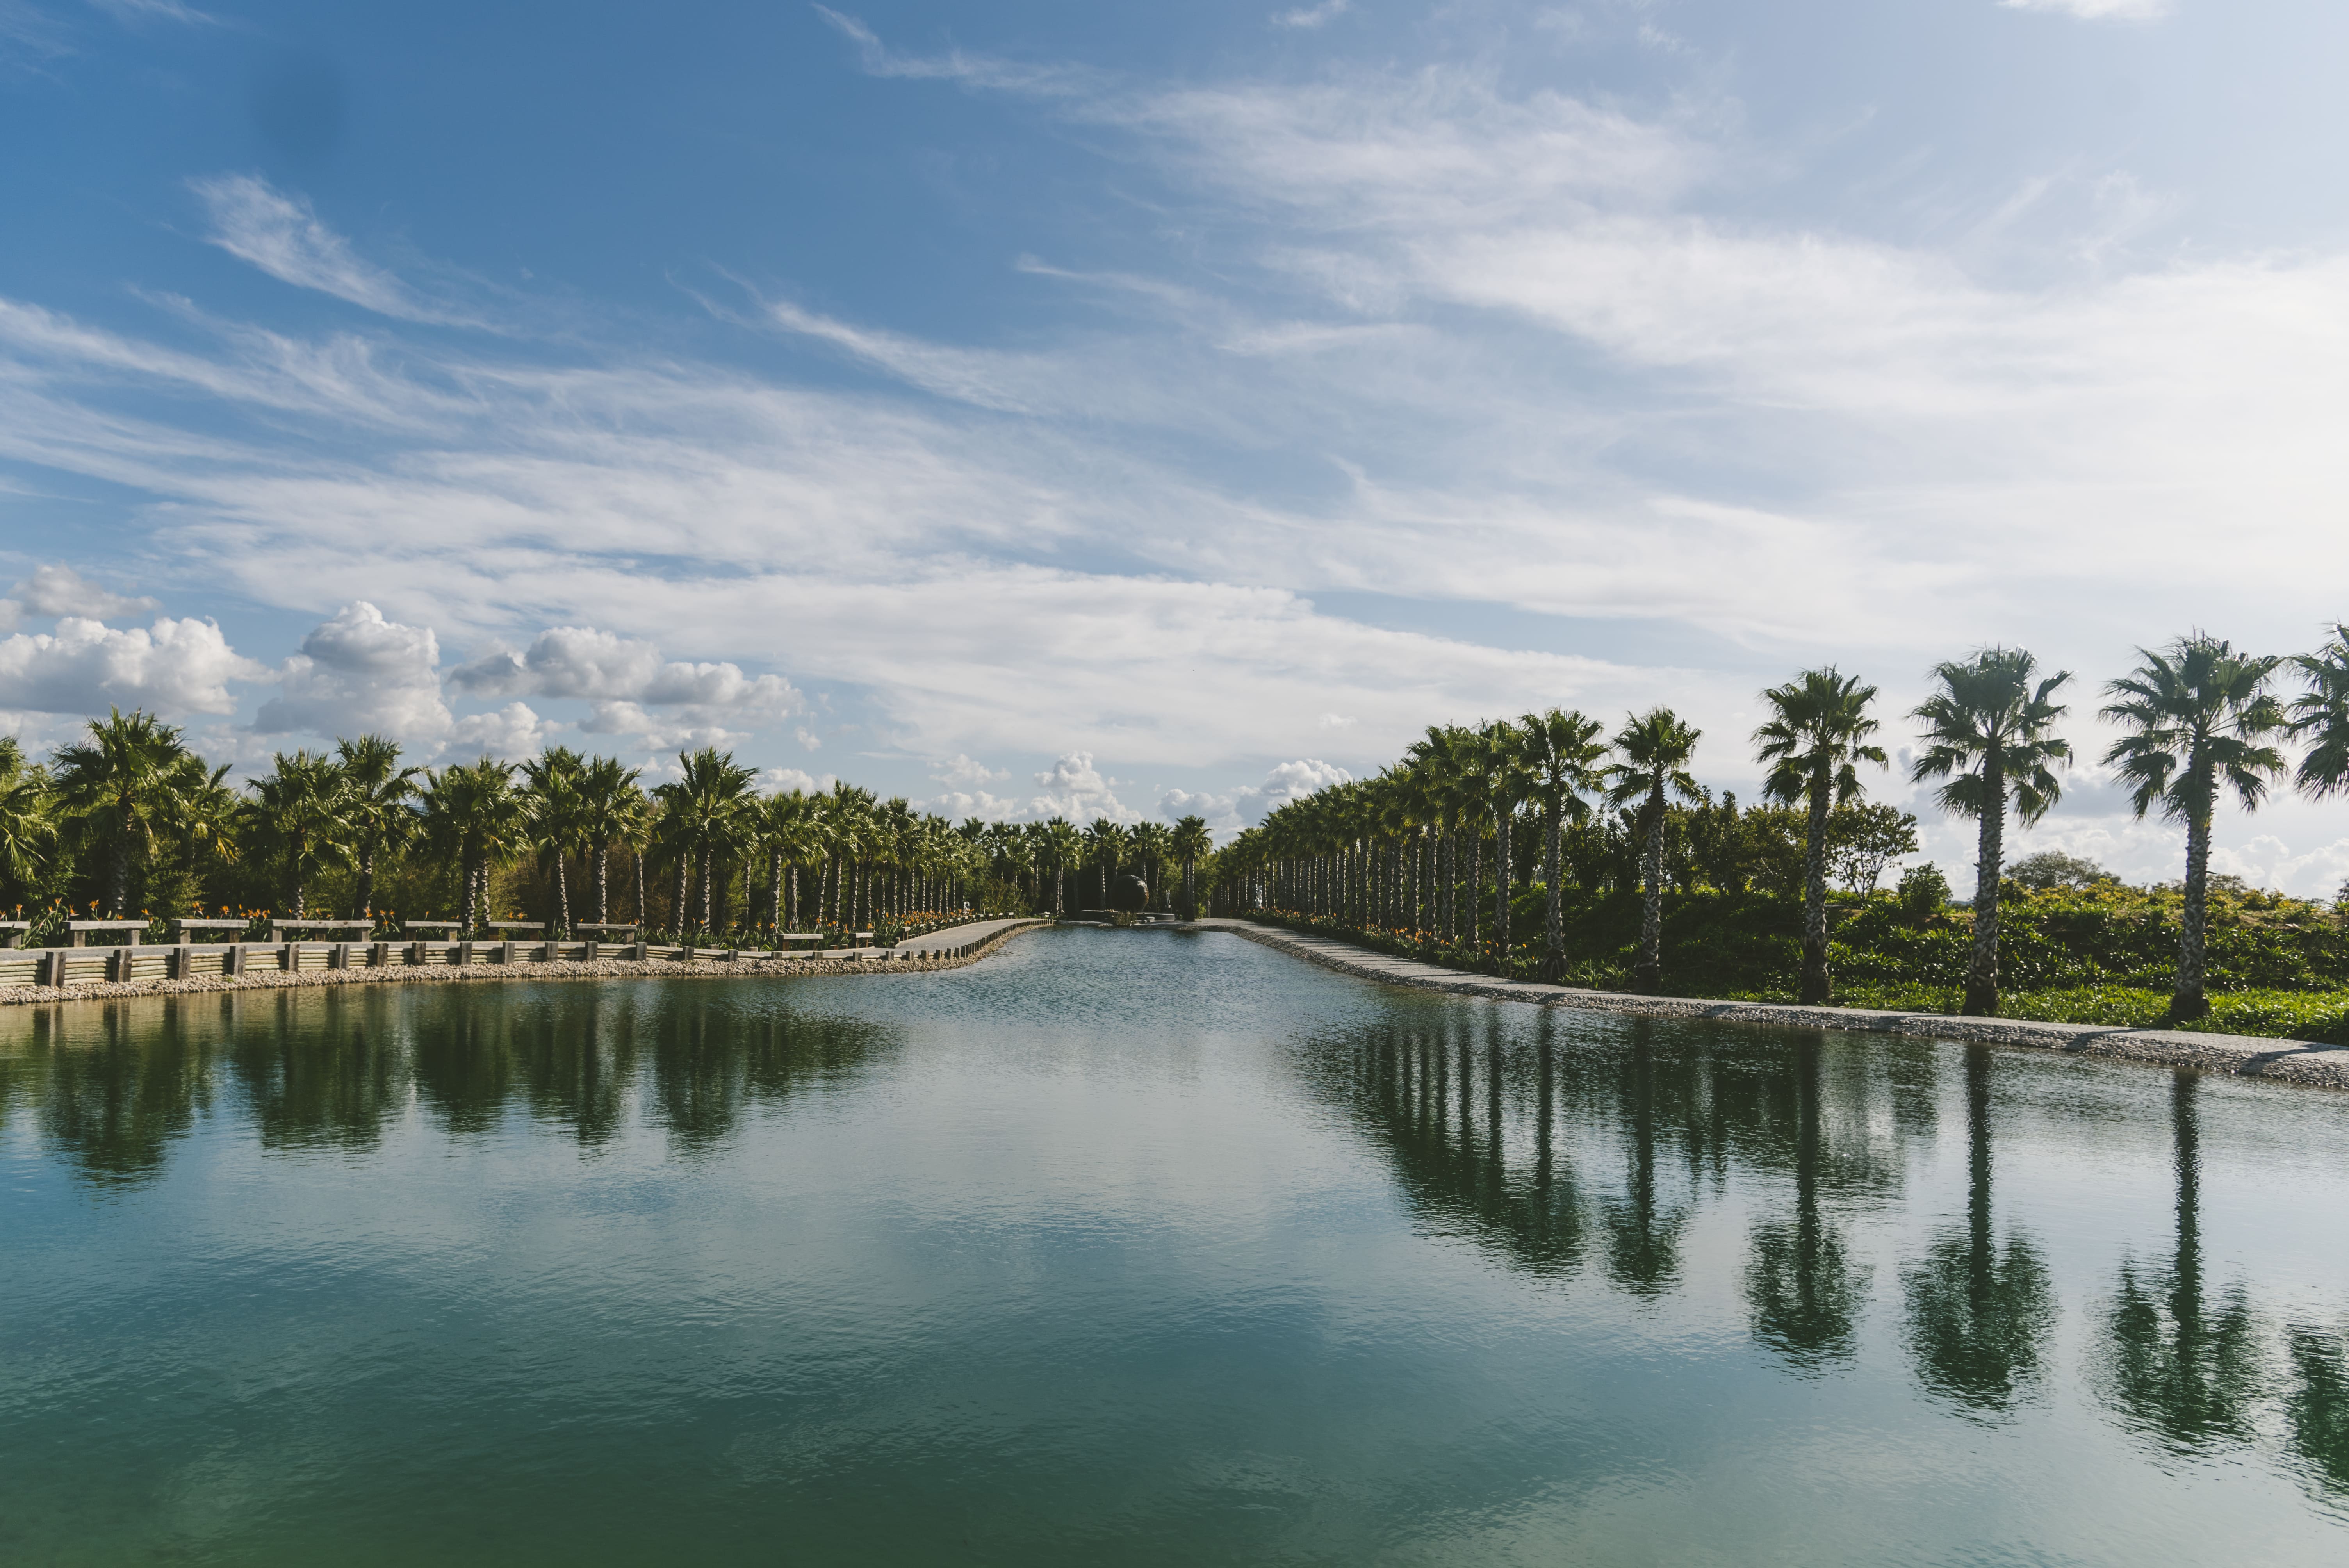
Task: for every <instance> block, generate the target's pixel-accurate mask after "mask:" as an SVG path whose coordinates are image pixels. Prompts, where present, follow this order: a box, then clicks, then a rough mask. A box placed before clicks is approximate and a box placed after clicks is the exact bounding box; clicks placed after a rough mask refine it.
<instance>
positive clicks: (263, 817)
mask: <svg viewBox="0 0 2349 1568" xmlns="http://www.w3.org/2000/svg"><path fill="white" fill-rule="evenodd" d="M251 809H252V812H253V820H254V824H255V825H256V826H257V827H258V828H259V829H260V835H259V836H260V839H261V841H262V843H263V844H264V845H265V846H267V847H268V848H270V849H273V850H274V851H276V853H277V854H278V855H279V856H280V857H282V858H283V860H284V862H285V902H286V903H287V905H288V906H289V907H290V908H291V909H292V911H293V916H294V918H295V920H301V919H303V918H305V916H306V915H307V914H308V913H309V904H308V900H307V896H306V895H307V891H308V884H309V882H310V881H311V879H312V878H314V877H316V875H317V874H318V873H319V872H322V871H324V870H326V868H327V867H328V866H336V865H347V864H348V863H350V862H351V861H352V859H353V858H354V857H353V841H354V839H355V837H356V835H355V834H354V833H353V832H352V830H351V820H350V817H349V814H348V810H347V802H346V800H345V799H344V794H343V778H342V769H341V768H340V767H339V766H337V764H336V760H335V758H332V757H329V756H327V755H326V754H325V753H323V752H316V751H308V750H301V751H296V752H295V753H294V754H293V755H292V756H291V757H288V756H287V755H286V754H285V753H284V752H282V751H281V752H279V753H277V755H276V757H275V758H274V759H273V760H272V764H271V768H270V771H269V772H268V773H267V774H266V775H265V776H264V777H262V778H259V779H254V781H253V805H252V808H251Z"/></svg>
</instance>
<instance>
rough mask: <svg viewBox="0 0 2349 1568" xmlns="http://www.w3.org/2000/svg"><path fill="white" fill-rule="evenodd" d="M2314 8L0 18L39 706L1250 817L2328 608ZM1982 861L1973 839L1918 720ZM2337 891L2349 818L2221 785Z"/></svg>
mask: <svg viewBox="0 0 2349 1568" xmlns="http://www.w3.org/2000/svg"><path fill="white" fill-rule="evenodd" d="M2344 57H2349V7H2343V6H2341V5H2338V4H2337V0H2225V3H2223V4H2221V3H2220V0H2004V3H2002V0H1776V3H1774V4H1770V5H1754V4H1752V0H1743V3H1739V0H1588V3H1584V4H1568V5H1505V4H1497V3H1486V0H1453V3H1437V4H1427V3H1417V4H1402V3H1386V0H1319V3H1318V4H1302V5H1282V4H1273V5H1266V4H1263V3H1260V0H1259V3H1257V4H1252V5H1242V4H1226V3H1222V0H1194V3H1193V4H1191V5H1184V6H1140V5H1100V4H1098V3H1097V0H1095V3H1091V4H1077V3H1073V0H995V3H992V4H988V5H971V4H947V3H930V4H895V5H887V4H859V3H857V0H838V4H837V5H800V4H793V3H789V0H785V3H780V4H776V3H770V4H759V5H750V4H714V3H713V4H693V3H689V0H672V3H671V4H668V5H661V6H657V7H656V6H647V5H630V6H621V5H596V4H592V3H583V0H565V3H564V4H560V5H557V4H507V5H481V4H480V3H479V0H473V3H472V4H468V5H441V4H438V3H436V0H411V3H410V4H408V5H400V6H397V7H387V6H380V5H337V4H332V3H328V0H305V4H302V5H266V4H259V5H253V4H238V3H232V0H223V3H222V4H217V5H213V4H207V5H203V6H202V7H201V8H200V7H198V6H197V5H192V4H183V3H181V0H90V3H88V4H78V3H74V0H0V149H5V156H0V224H5V243H0V585H5V584H8V583H14V584H15V586H14V587H13V588H10V589H8V590H7V592H6V593H5V597H0V730H7V731H13V732H14V733H16V734H17V735H18V736H20V737H21V738H23V740H24V741H25V743H26V745H27V746H28V747H30V748H35V749H39V748H45V747H47V746H49V745H52V744H55V743H56V742H57V740H59V739H61V738H65V737H66V736H67V734H69V733H70V732H71V731H72V730H73V729H74V728H75V727H77V726H78V725H79V724H80V723H81V722H83V721H84V719H85V718H86V717H88V716H89V715H90V714H92V713H95V712H103V711H104V710H105V708H106V707H108V706H109V705H120V706H122V707H131V706H144V707H150V708H153V709H156V710H158V711H160V712H161V713H163V714H165V715H166V716H167V717H171V719H172V720H173V721H174V722H178V723H181V724H182V725H184V726H185V727H186V729H187V733H188V735H189V737H190V738H191V740H192V741H193V742H194V743H195V744H196V745H197V746H198V747H199V748H201V749H202V750H203V751H204V752H205V754H206V755H207V756H208V757H210V758H212V759H213V760H215V761H219V762H228V763H231V764H233V765H234V767H235V768H236V769H238V770H239V772H240V773H241V774H249V773H251V772H253V771H255V770H261V769H266V767H267V766H268V760H269V758H270V756H271V755H272V754H273V753H274V752H276V751H280V750H291V749H293V748H297V747H302V746H316V745H319V744H321V743H322V742H324V741H326V740H328V739H330V738H333V737H335V736H336V735H339V734H353V733H357V732H358V731H361V730H374V731H378V732H382V733H387V734H390V735H393V736H395V737H397V738H399V739H400V740H401V741H402V742H403V744H404V745H406V746H407V747H409V748H410V750H411V751H412V752H413V753H414V754H415V755H416V756H417V757H419V758H424V759H427V760H438V761H449V760H460V759H464V758H470V757H472V756H476V755H481V754H482V753H484V752H490V753H495V754H498V755H502V756H505V757H508V758H518V757H521V756H523V755H527V754H529V753H531V752H532V751H533V750H535V749H536V748H540V747H542V746H547V745H570V746H574V747H579V748H584V749H590V750H601V751H607V752H614V753H616V754H618V755H620V756H623V757H625V758H627V759H628V760H629V761H630V762H631V763H636V764H641V765H643V766H644V767H645V768H646V769H647V778H648V779H657V778H659V777H661V776H663V774H664V772H673V771H674V769H675V762H676V754H677V752H678V749H679V748H688V747H694V746H699V745H702V744H716V745H719V746H721V747H724V748H729V749H730V750H732V751H733V752H734V753H735V755H736V756H737V757H738V758H740V759H741V760H743V761H744V762H746V763H750V764H752V765H755V766H757V767H758V768H760V769H762V770H763V777H764V778H765V779H766V780H767V782H768V783H769V784H771V785H773V786H778V787H780V786H785V785H791V784H808V783H813V782H821V781H824V780H828V779H831V778H833V777H835V776H839V777H845V778H848V779H853V780H854V781H856V782H859V783H862V784H865V785H868V786H870V787H874V788H876V789H880V790H881V791H883V792H884V793H902V794H904V795H906V796H908V797H909V798H911V799H916V800H917V801H919V802H921V803H923V804H924V805H926V807H928V808H929V809H931V810H942V811H946V812H948V813H950V814H952V815H955V816H957V817H960V816H964V815H973V814H976V815H981V816H987V817H990V818H1007V819H1012V820H1032V819H1034V818H1036V817H1039V816H1043V815H1050V814H1052V813H1054V812H1061V813H1065V814H1067V815H1070V816H1072V817H1077V818H1080V819H1090V818H1092V817H1094V816H1097V815H1102V814H1108V815H1111V816H1114V817H1118V818H1121V819H1123V820H1140V819H1143V818H1172V817H1174V816H1176V815H1180V814H1183V813H1185V812H1189V811H1196V812H1198V813H1200V814H1202V815H1204V816H1206V817H1207V818H1208V819H1209V820H1210V821H1211V822H1213V823H1214V824H1216V827H1217V828H1218V830H1220V831H1222V832H1223V833H1225V834H1228V833H1230V832H1232V831H1235V830H1237V829H1238V828H1239V827H1240V826H1241V825H1243V824H1245V823H1247V822H1249V821H1254V820H1260V819H1261V818H1262V816H1263V815H1264V813H1265V812H1266V811H1268V810H1271V809H1272V808H1274V807H1276V806H1277V805H1278V804H1279V803H1280V802H1281V801H1282V800H1284V799H1289V798H1292V797H1294V796H1296V795H1298V794H1300V793H1303V792H1306V791H1309V790H1310V789H1314V788H1317V787H1319V786H1320V785H1322V784H1326V783H1329V782H1331V781H1333V780H1336V779H1341V778H1346V777H1357V778H1359V777H1362V776H1365V775H1367V774H1369V773H1372V772H1375V771H1376V770H1377V769H1379V768H1380V767H1381V766H1383V765H1384V764H1386V763H1387V762H1389V761H1391V760H1392V759H1393V758H1395V757H1396V756H1397V755H1399V754H1400V752H1401V751H1402V748H1404V747H1405V746H1407V745H1408V744H1409V743H1410V742H1411V740H1412V739H1413V738H1415V737H1417V736H1418V735H1419V734H1421V733H1422V732H1423V730H1424V729H1425V728H1426V727H1428V726H1429V725H1432V724H1442V723H1466V722H1474V721H1476V720H1479V719H1483V718H1489V717H1509V716H1514V715H1516V714H1520V713H1523V712H1526V711H1527V710H1529V709H1538V708H1546V707H1553V706H1556V707H1578V708H1581V709H1583V710H1585V711H1587V712H1588V713H1590V714H1592V715H1594V716H1596V717H1601V718H1604V719H1607V720H1608V721H1609V723H1610V725H1611V724H1613V723H1615V722H1619V719H1620V717H1621V716H1622V715H1623V714H1625V713H1626V712H1627V711H1630V710H1632V709H1644V708H1646V707H1650V706H1651V705H1654V704H1657V703H1663V704H1668V705H1670V706H1671V707H1674V708H1675V709H1677V710H1678V711H1680V712H1681V713H1682V714H1683V715H1684V716H1686V717H1689V718H1691V719H1692V721H1694V722H1695V723H1696V724H1697V725H1698V726H1699V727H1701V728H1702V731H1703V739H1702V743H1701V745H1700V748H1699V752H1698V762H1697V769H1696V771H1697V773H1698V775H1699V777H1700V778H1701V779H1704V780H1705V781H1707V782H1708V783H1709V784H1712V785H1713V786H1714V787H1716V788H1719V789H1733V790H1736V791H1737V792H1738V793H1739V794H1740V796H1741V798H1743V799H1751V798H1752V794H1753V790H1754V784H1755V782H1756V779H1757V778H1758V774H1759V769H1757V768H1756V767H1755V765H1754V761H1753V759H1752V747H1751V744H1750V740H1749V737H1750V735H1751V733H1752V731H1753V729H1754V726H1755V725H1756V724H1757V723H1759V722H1760V720H1761V717H1762V714H1761V711H1760V708H1761V704H1760V699H1759V696H1758V694H1759V692H1760V691H1761V689H1762V688H1763V687H1764V686H1769V685H1773V684H1775V683H1777V682H1780V681H1783V680H1785V679H1787V678H1789V677H1790V676H1793V675H1794V674H1795V672H1796V671H1798V670H1801V669H1803V668H1806V667H1809V666H1812V665H1820V664H1828V663H1832V664H1834V665H1837V666H1838V667H1839V668H1841V669H1842V670H1844V671H1846V672H1848V673H1853V674H1857V675H1860V676H1864V677H1865V678H1867V679H1868V680H1869V681H1871V682H1873V683H1875V684H1877V685H1878V686H1880V688H1881V693H1882V695H1881V696H1880V698H1879V707H1880V712H1881V714H1882V716H1883V717H1884V720H1885V730H1884V737H1883V738H1884V739H1885V740H1886V742H1887V745H1888V747H1889V748H1890V749H1891V750H1892V751H1893V752H1894V754H1895V761H1896V764H1898V763H1899V761H1901V759H1902V758H1903V756H1904V754H1905V753H1906V752H1907V751H1908V750H1909V749H1910V748H1913V738H1914V727H1913V724H1912V723H1911V722H1910V721H1909V719H1907V718H1906V717H1904V716H1905V715H1906V714H1907V712H1908V710H1909V708H1911V707H1914V705H1915V704H1916V702H1917V701H1918V700H1919V699H1920V697H1921V696H1923V694H1924V691H1925V689H1926V682H1927V679H1928V676H1929V673H1930V669H1931V667H1932V665H1934V664H1935V663H1937V662H1939V661H1941V660H1944V659H1949V658H1954V657H1959V656H1962V655H1964V654H1965V653H1967V652H1968V651H1970V650H1971V649H1972V648H1975V647H1978V646H1981V645H1988V644H2005V645H2022V646H2025V647H2028V648H2030V649H2032V650H2033V652H2034V653H2035V654H2036V655H2038V656H2039V658H2040V659H2041V661H2042V663H2043V664H2044V665H2045V666H2047V667H2048V668H2051V669H2064V670H2069V671H2072V672H2074V675H2075V679H2074V681H2073V682H2072V684H2071V686H2070V687H2069V688H2068V689H2069V694H2070V696H2071V698H2072V703H2073V713H2072V715H2071V717H2070V720H2069V733H2070V734H2071V736H2072V738H2073V739H2074V741H2075V745H2076V746H2077V748H2079V751H2080V754H2081V763H2080V765H2079V766H2077V767H2075V769H2073V770H2072V772H2071V774H2070V776H2069V780H2068V785H2067V789H2066V794H2065V797H2064V801H2063V802H2062V804H2061V805H2059V807H2058V808H2057V809H2056V810H2055V811H2054V812H2053V813H2051V814H2050V815H2049V816H2048V817H2047V818H2046V819H2045V820H2044V821H2043V822H2041V823H2040V824H2039V825H2038V826H2037V827H2036V828H2035V829H2034V830H2032V831H2031V832H2030V833H2028V834H2026V835H2023V837H2022V838H2021V839H2020V840H2013V841H2011V843H2013V845H2014V846H2015V847H2016V848H2017V849H2018V850H2019V851H2023V852H2028V851H2031V850H2034V849H2046V848H2053V849H2063V850H2066V851H2071V852H2074V853H2078V854H2085V855H2087V856H2089V857H2091V858H2093V859H2095V860H2097V861H2101V862H2103V863H2104V864H2106V865H2107V866H2109V867H2111V868H2112V869H2114V870H2115V871H2116V872H2122V873H2123V874H2125V875H2127V876H2130V877H2131V878H2133V879H2138V880H2150V879H2166V878H2174V877H2176V876H2177V875H2178V874H2179V872H2180V870H2181V868H2182V861H2183V857H2182V851H2181V845H2180V842H2179V834H2178V830H2176V829H2175V828H2174V827H2173V826H2171V825H2169V824H2166V823H2163V822H2160V821H2158V820H2153V821H2148V822H2142V823H2140V822H2137V821H2136V820H2133V819H2132V818H2131V816H2130V814H2129V813H2128V811H2127V802H2126V800H2125V799H2124V798H2123V796H2122V795H2121V793H2120V792H2119V791H2118V790H2116V789H2115V788H2114V787H2113V785H2112V783H2111V780H2110V778H2109V775H2108V774H2107V773H2106V770H2105V769H2102V767H2101V766H2100V765H2099V764H2098V761H2097V758H2099V757H2100V756H2101V753H2102V751H2103V748H2104V747H2105V745H2106V743H2108V741H2109V739H2110V734H2109V732H2108V731H2107V730H2106V729H2105V728H2104V727H2102V726H2101V723H2100V721H2099V720H2098V719H2097V717H2096V714H2095V710H2096V708H2097V707H2098V706H2099V704H2100V703H2101V701H2102V700H2103V686H2104V683H2105V682H2106V681H2107V680H2109V679H2111V678H2113V677H2114V676H2119V675H2121V674H2123V673H2125V672H2126V671H2127V669H2128V667H2129V666H2130V665H2132V664H2133V663H2134V662H2135V659H2136V650H2137V648H2139V647H2143V646H2151V645H2159V644H2161V643H2163V642H2165V641H2167V640H2168V639H2170V638H2172V637H2175V636H2178V635H2179V634H2184V633H2186V632H2188V631H2189V630H2195V629H2199V630H2204V631H2208V632H2209V633H2211V634H2216V635H2220V636H2223V637H2227V638H2229V639H2231V640H2232V641H2234V642H2235V643H2237V644H2238V645H2241V646H2244V647H2247V648H2249V649H2251V650H2252V651H2255V652H2262V653H2289V652H2293V651H2298V650H2303V649H2308V648H2312V647H2313V646H2314V645H2316V644H2317V643H2318V642H2319V641H2321V640H2322V638H2323V634H2324V630H2325V627H2326V626H2327V625H2328V624H2329V623H2331V622H2333V621H2335V620H2338V619H2342V618H2344V617H2349V530H2344V527H2343V526H2342V518H2341V513H2342V511H2343V502H2344V497H2349V439H2344V437H2343V435H2342V431H2343V430H2344V428H2349V182H2344V181H2342V180H2341V179H2340V178H2339V173H2338V154H2339V150H2340V148H2341V147H2343V146H2344V145H2349V95H2344V94H2342V93H2340V92H2339V91H2338V88H2337V80H2336V67H2337V62H2338V61H2339V60H2341V59H2342V58H2344ZM1870 782H1871V789H1872V792H1873V793H1875V794H1876V795H1878V797H1879V798H1882V799H1890V800H1894V801H1896V802H1899V803H1902V804H1905V805H1909V806H1911V807H1913V809H1915V810H1918V811H1919V813H1920V817H1921V818H1923V819H1924V831H1925V846H1924V850H1923V851H1922V855H1921V857H1920V858H1930V859H1932V860H1935V861H1937V862H1938V863H1940V864H1941V865H1942V866H1943V867H1944V869H1945V870H1947V871H1949V872H1951V881H1952V882H1956V883H1957V884H1958V885H1959V887H1960V888H1961V889H1962V888H1964V887H1966V886H1968V885H1970V884H1971V880H1972V878H1971V828H1970V825H1968V824H1964V823H1959V822H1951V821H1948V820H1943V819H1941V818H1940V817H1938V816H1937V815H1936V814H1935V813H1934V811H1933V810H1931V808H1930V802H1928V801H1927V800H1926V799H1924V798H1923V796H1922V795H1920V793H1919V792H1918V791H1917V790H1916V789H1914V787H1913V786H1911V785H1909V783H1908V782H1907V774H1906V769H1905V768H1903V767H1900V766H1896V767H1894V768H1893V769H1889V770H1888V771H1886V772H1884V773H1882V774H1878V775H1875V776H1873V778H1872V779H1871V781H1870ZM2218 843H2219V850H2218V853H2217V855H2216V857H2215V864H2216V865H2217V867H2218V868H2219V869H2220V870H2223V871H2231V872H2235V873H2236V874H2239V875H2242V876H2245V877H2247V878H2249V879H2250V880H2251V881H2252V882H2256V883H2259V884H2261V885H2267V886H2276V887H2282V888H2283V889H2286V890H2287V891H2291V892H2300V893H2304V894H2320V893H2321V894H2324V895H2328V896H2329V895H2331V894H2332V893H2333V892H2334V891H2335V890H2336V889H2338V888H2339V887H2340V886H2341V885H2342V884H2343V882H2344V878H2349V807H2344V805H2343V804H2342V803H2341V802H2338V801H2335V802H2332V803H2329V804H2328V803H2315V802H2308V801H2305V800H2302V799H2296V798H2292V797H2290V796H2288V795H2283V794H2279V795H2278V796H2277V797H2276V798H2273V799H2271V800H2270V801H2269V802H2268V803H2267V804H2266V805H2265V806H2263V807H2262V808H2261V810H2260V811H2259V812H2258V813H2257V814H2256V815H2251V816H2247V815H2245V814H2243V813H2241V812H2240V811H2236V810H2228V811H2226V812H2224V813H2222V816H2221V819H2220V826H2219V833H2218Z"/></svg>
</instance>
